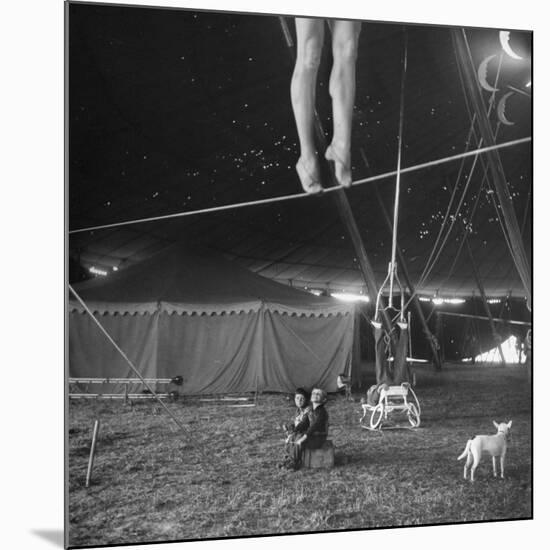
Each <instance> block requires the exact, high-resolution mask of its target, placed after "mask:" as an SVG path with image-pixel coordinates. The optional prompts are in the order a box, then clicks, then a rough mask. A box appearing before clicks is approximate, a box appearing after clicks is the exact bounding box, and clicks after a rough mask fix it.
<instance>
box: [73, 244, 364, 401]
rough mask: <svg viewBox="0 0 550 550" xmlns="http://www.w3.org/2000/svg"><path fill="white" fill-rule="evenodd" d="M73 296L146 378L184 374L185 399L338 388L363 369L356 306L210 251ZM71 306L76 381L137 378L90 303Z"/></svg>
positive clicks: (93, 284)
mask: <svg viewBox="0 0 550 550" xmlns="http://www.w3.org/2000/svg"><path fill="white" fill-rule="evenodd" d="M75 291H76V292H77V293H78V295H79V296H80V298H81V299H82V300H83V301H84V303H85V304H86V305H87V306H88V307H89V309H91V310H92V311H93V313H94V316H96V318H97V319H98V320H99V321H100V323H101V325H102V326H103V327H104V329H105V330H106V331H107V333H108V334H109V335H110V336H111V337H112V338H113V340H114V341H115V342H117V344H118V345H119V346H120V347H121V349H123V350H124V352H125V353H126V354H127V356H128V357H129V358H130V360H131V361H132V362H133V364H134V366H135V367H136V368H137V369H138V371H139V372H140V373H141V374H142V375H143V376H144V377H146V378H157V379H158V378H172V377H174V376H177V375H180V376H183V379H184V385H183V388H182V389H181V391H183V393H186V394H210V393H231V392H250V391H257V390H261V391H288V392H290V391H293V390H294V389H295V388H296V387H298V386H304V387H312V386H313V385H319V386H321V387H323V388H325V389H327V390H328V391H333V390H336V378H337V376H338V374H340V373H341V372H344V371H346V372H350V368H352V367H353V364H355V365H357V364H358V360H359V357H358V353H357V350H354V346H357V345H358V338H357V337H356V334H355V331H356V323H355V321H356V319H355V317H356V316H355V315H354V310H355V308H354V306H353V304H348V303H342V302H339V301H338V300H335V299H334V298H330V297H317V296H314V295H312V294H310V293H307V292H304V291H301V290H297V289H293V288H290V287H286V286H283V285H280V284H278V283H274V282H272V281H270V280H268V279H265V278H263V277H260V276H259V275H256V274H254V273H252V272H250V271H248V270H246V269H245V268H243V267H241V266H239V265H237V264H234V263H232V262H230V261H228V260H225V259H223V258H220V257H219V255H217V254H214V253H211V252H209V251H206V250H197V249H192V250H190V249H189V248H187V247H185V246H183V245H177V246H171V247H169V248H168V249H167V250H165V251H163V252H160V253H159V254H157V255H155V256H153V257H152V258H150V259H149V260H146V261H144V262H142V263H141V264H137V265H135V266H132V267H129V268H128V269H125V270H123V271H122V270H121V271H120V272H116V273H113V275H112V276H111V277H109V278H107V279H95V280H93V281H87V282H84V283H81V284H79V285H75ZM69 309H70V315H69V372H70V376H71V377H74V378H134V377H135V375H134V373H133V371H132V369H131V367H130V366H129V365H128V363H127V362H126V361H125V360H124V358H123V357H122V356H121V355H120V354H119V353H118V352H117V350H116V349H115V347H114V346H113V345H112V344H111V342H109V341H108V340H107V338H105V336H104V334H103V333H102V332H101V331H100V330H99V327H97V326H95V323H94V320H93V319H92V318H91V317H90V315H88V314H87V313H85V310H84V308H83V307H82V305H81V304H80V303H79V302H78V301H77V300H75V299H71V300H70V301H69ZM112 389H114V390H115V391H120V389H121V388H120V387H115V388H111V390H112Z"/></svg>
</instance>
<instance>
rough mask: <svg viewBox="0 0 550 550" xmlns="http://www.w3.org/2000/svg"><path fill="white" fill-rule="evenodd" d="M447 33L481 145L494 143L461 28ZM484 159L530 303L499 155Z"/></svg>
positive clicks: (525, 263) (527, 269) (523, 257)
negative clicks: (453, 47) (455, 51)
mask: <svg viewBox="0 0 550 550" xmlns="http://www.w3.org/2000/svg"><path fill="white" fill-rule="evenodd" d="M451 34H452V38H453V42H454V44H455V47H456V50H457V53H458V59H459V63H460V65H459V70H460V69H462V74H463V76H464V81H465V85H466V89H467V91H468V94H469V96H470V99H471V102H472V104H473V107H474V112H475V114H476V120H477V123H478V127H479V130H480V132H481V137H482V138H483V142H484V144H485V146H492V145H495V137H494V134H493V132H492V130H491V125H490V122H489V119H488V117H487V113H486V111H485V108H484V103H483V97H482V95H481V91H480V89H479V85H478V82H477V79H476V75H475V69H474V66H473V61H472V58H471V56H470V51H469V47H468V41H467V38H466V33H465V30H464V29H453V30H451ZM488 159H489V168H490V170H491V175H492V180H493V185H494V187H495V191H496V194H497V197H498V200H499V203H500V206H501V208H502V214H503V218H504V224H505V227H506V230H507V233H508V237H509V239H510V242H511V245H512V250H511V252H512V257H513V260H514V263H515V265H516V269H517V271H518V273H519V276H520V278H521V281H522V283H523V287H524V290H525V293H526V296H527V301H528V303H529V304H531V268H530V266H529V262H528V259H527V254H526V252H525V247H524V245H523V241H522V239H521V232H520V228H519V224H518V221H517V217H516V213H515V211H514V206H513V203H512V197H511V195H510V191H509V189H508V185H507V183H506V175H505V173H504V168H503V166H502V162H501V160H500V156H499V154H498V153H497V152H496V151H494V150H491V151H489V152H488Z"/></svg>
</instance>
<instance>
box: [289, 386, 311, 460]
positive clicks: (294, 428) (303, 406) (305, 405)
mask: <svg viewBox="0 0 550 550" xmlns="http://www.w3.org/2000/svg"><path fill="white" fill-rule="evenodd" d="M294 403H295V404H296V411H295V412H294V418H293V420H292V422H289V423H287V424H283V429H284V430H285V433H286V436H287V437H286V441H285V455H286V458H285V461H284V463H283V465H284V466H288V467H290V468H294V467H295V465H296V464H297V463H298V462H299V459H300V457H299V448H298V447H297V446H296V445H295V441H296V439H298V438H299V437H301V436H302V433H303V430H304V428H303V421H304V419H306V420H307V414H308V412H309V411H310V409H311V406H310V404H309V395H308V393H307V391H306V390H304V389H303V388H298V389H297V390H296V392H295V393H294ZM298 426H302V427H301V428H300V429H298Z"/></svg>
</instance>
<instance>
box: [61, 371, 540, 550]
mask: <svg viewBox="0 0 550 550" xmlns="http://www.w3.org/2000/svg"><path fill="white" fill-rule="evenodd" d="M415 391H416V393H417V395H418V398H419V400H420V402H421V406H422V424H421V427H420V428H418V429H416V430H412V429H407V428H401V426H405V423H404V422H406V418H405V419H403V418H399V417H398V415H395V418H392V420H394V421H395V422H394V423H395V426H394V429H388V430H382V431H375V432H372V431H368V430H364V429H362V428H361V427H360V426H359V418H360V416H361V412H362V411H361V407H360V405H359V403H358V402H356V403H350V402H348V401H345V400H344V399H343V398H342V397H332V396H331V398H330V400H329V402H328V404H327V410H328V411H329V415H330V424H331V428H330V432H331V435H330V437H331V439H332V440H333V441H334V444H335V445H336V464H335V467H334V468H333V469H331V470H300V471H298V472H293V471H289V470H285V469H281V468H278V464H279V463H280V462H281V459H282V448H283V436H282V433H281V432H280V431H279V430H278V428H277V426H278V425H280V423H281V422H282V421H285V420H287V419H288V418H289V417H290V416H291V415H292V412H293V407H292V401H290V400H289V399H287V396H285V395H279V394H276V395H262V396H261V397H260V399H259V402H258V405H257V406H256V407H249V408H236V407H229V406H228V403H227V402H226V403H216V402H202V401H199V400H197V399H187V400H183V401H180V402H176V403H169V404H168V406H169V407H170V409H171V410H172V412H173V413H174V414H175V415H176V416H177V417H178V418H179V419H180V420H181V422H182V423H183V424H184V425H185V426H186V427H187V430H186V432H185V433H183V432H181V431H180V430H179V429H178V428H177V427H176V426H175V424H174V423H173V422H172V421H171V420H170V418H169V417H168V415H167V414H165V413H164V414H158V407H155V406H154V404H153V403H152V402H151V401H142V402H138V403H136V404H135V405H134V406H132V407H129V406H128V405H125V404H124V403H123V402H120V401H111V402H109V401H94V402H85V401H73V402H71V404H70V409H69V423H68V430H69V447H68V464H69V540H70V545H71V546H93V545H105V544H132V543H137V542H158V541H170V540H189V539H193V540H196V539H210V538H220V537H229V536H231V537H235V536H245V535H261V534H278V533H298V532H316V531H326V530H339V529H342V530H345V529H361V528H363V529H371V528H378V527H388V526H402V525H432V524H441V523H457V522H473V521H486V520H498V519H519V518H530V517H532V509H531V504H532V496H531V491H532V478H531V472H532V469H531V448H532V441H531V394H530V387H529V386H528V384H527V381H526V376H525V373H524V369H523V368H521V367H506V368H496V367H493V368H487V367H470V366H466V367H465V366H447V367H446V368H445V369H444V370H443V371H442V372H441V373H435V372H433V371H432V370H430V369H427V368H424V369H422V368H421V369H418V370H417V386H416V388H415ZM355 397H356V400H357V401H359V397H360V395H359V394H357V395H356V396H355ZM96 419H99V420H100V422H101V427H100V431H99V437H98V442H97V449H96V456H95V462H94V470H93V480H92V484H91V486H90V487H89V488H86V487H85V478H86V469H87V464H88V456H89V449H90V444H91V434H92V429H93V423H94V421H95V420H96ZM510 419H512V420H513V439H512V441H511V445H510V448H509V452H508V455H507V459H506V479H504V480H500V479H494V478H493V477H492V468H491V461H490V459H489V458H484V459H483V461H482V463H481V465H480V467H479V468H478V471H477V480H476V482H475V483H474V484H472V483H470V482H466V481H464V480H463V479H462V468H463V462H462V461H461V462H458V461H457V460H456V459H457V456H458V455H459V454H460V453H461V452H462V450H463V449H464V446H465V444H466V441H467V440H468V438H470V437H472V436H473V435H475V434H477V433H492V432H493V431H494V428H493V425H492V420H496V421H504V420H510ZM403 421H404V422H403Z"/></svg>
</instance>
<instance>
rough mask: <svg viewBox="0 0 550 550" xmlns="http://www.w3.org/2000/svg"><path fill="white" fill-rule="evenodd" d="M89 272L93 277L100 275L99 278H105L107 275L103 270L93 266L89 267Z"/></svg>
mask: <svg viewBox="0 0 550 550" xmlns="http://www.w3.org/2000/svg"><path fill="white" fill-rule="evenodd" d="M89 271H90V273H92V274H93V275H100V276H101V277H105V276H106V275H107V272H106V271H105V270H104V269H99V268H97V267H95V266H92V267H90V269H89Z"/></svg>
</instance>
